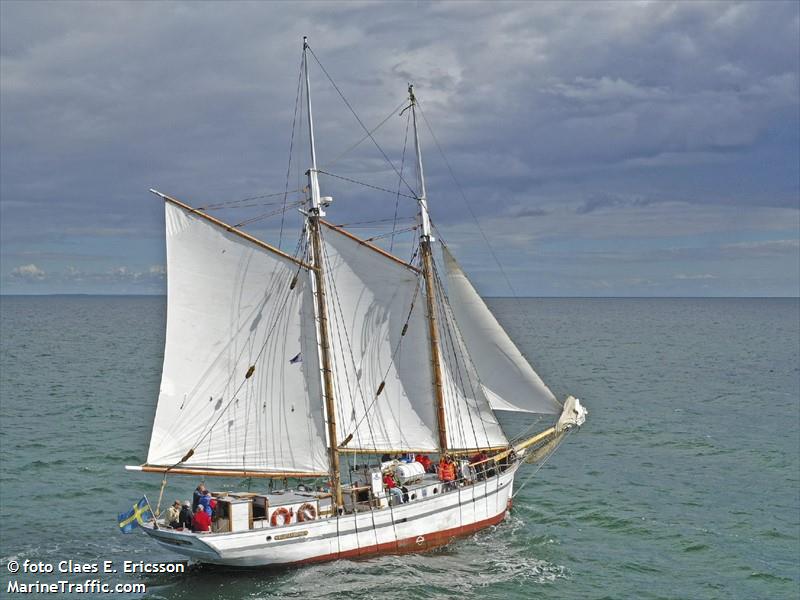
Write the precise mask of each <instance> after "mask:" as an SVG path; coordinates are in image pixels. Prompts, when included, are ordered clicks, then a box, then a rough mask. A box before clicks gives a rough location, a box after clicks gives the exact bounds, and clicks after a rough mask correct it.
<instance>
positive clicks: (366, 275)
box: [322, 222, 437, 452]
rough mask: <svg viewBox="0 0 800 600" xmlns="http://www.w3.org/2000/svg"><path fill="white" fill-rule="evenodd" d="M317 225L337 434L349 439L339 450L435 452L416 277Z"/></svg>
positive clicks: (383, 256)
mask: <svg viewBox="0 0 800 600" xmlns="http://www.w3.org/2000/svg"><path fill="white" fill-rule="evenodd" d="M323 224H325V225H326V227H324V228H323V230H322V233H323V234H324V235H323V239H324V249H325V257H324V260H325V274H326V278H327V282H326V288H327V294H326V300H327V302H328V315H329V316H328V320H329V326H330V346H331V357H332V363H333V366H332V370H333V374H334V386H335V396H336V407H337V428H338V431H339V438H340V440H345V439H347V437H348V436H350V435H352V438H351V439H350V440H349V441H348V442H347V443H346V444H342V445H343V449H346V450H361V451H377V452H386V451H390V450H391V451H402V450H419V451H424V452H430V451H435V450H436V449H437V443H436V435H435V433H434V431H436V416H435V413H434V408H433V404H432V402H431V390H432V383H431V372H430V360H429V357H428V341H427V337H426V321H425V310H424V302H423V300H422V297H421V291H420V289H419V280H418V279H419V278H418V273H417V271H416V269H414V268H413V267H411V266H410V265H407V264H405V263H402V262H401V261H398V260H395V259H393V258H390V257H389V256H387V255H386V254H385V253H382V252H381V251H379V250H378V249H376V248H375V247H373V246H370V245H368V244H365V243H364V242H362V241H360V240H358V239H356V238H354V237H353V236H351V235H350V234H348V233H347V232H345V231H343V230H341V229H339V228H336V227H333V226H331V225H330V224H326V223H324V222H323ZM412 305H413V307H412ZM406 323H407V324H408V326H407V327H406ZM404 333H405V335H403V334H404ZM379 389H380V393H378V390H379Z"/></svg>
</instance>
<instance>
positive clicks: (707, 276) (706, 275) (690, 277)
mask: <svg viewBox="0 0 800 600" xmlns="http://www.w3.org/2000/svg"><path fill="white" fill-rule="evenodd" d="M673 279H683V280H694V279H717V276H716V275H711V274H710V273H703V274H699V275H687V274H685V273H678V274H676V275H675V276H674V277H673Z"/></svg>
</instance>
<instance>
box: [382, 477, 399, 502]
mask: <svg viewBox="0 0 800 600" xmlns="http://www.w3.org/2000/svg"><path fill="white" fill-rule="evenodd" d="M383 485H385V486H386V489H387V490H389V493H390V494H391V495H392V504H395V500H394V499H395V498H396V499H397V504H402V503H403V490H401V489H400V488H399V487H397V483H395V480H394V475H393V473H392V472H391V471H386V473H384V474H383Z"/></svg>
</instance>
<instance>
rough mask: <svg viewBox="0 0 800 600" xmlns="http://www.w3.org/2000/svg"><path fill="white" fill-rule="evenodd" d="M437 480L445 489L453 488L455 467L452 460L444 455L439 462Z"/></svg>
mask: <svg viewBox="0 0 800 600" xmlns="http://www.w3.org/2000/svg"><path fill="white" fill-rule="evenodd" d="M439 480H440V481H443V482H444V484H445V489H447V488H452V487H454V486H455V481H456V465H455V463H454V462H453V459H452V458H450V457H449V456H447V455H445V456H443V457H442V459H441V460H440V461H439Z"/></svg>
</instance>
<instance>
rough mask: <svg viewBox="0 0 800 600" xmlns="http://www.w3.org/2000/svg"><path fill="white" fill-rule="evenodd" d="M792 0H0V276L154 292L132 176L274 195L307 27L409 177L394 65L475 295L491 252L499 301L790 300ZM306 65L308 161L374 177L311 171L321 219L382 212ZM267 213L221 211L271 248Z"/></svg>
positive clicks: (274, 232) (300, 140)
mask: <svg viewBox="0 0 800 600" xmlns="http://www.w3.org/2000/svg"><path fill="white" fill-rule="evenodd" d="M799 7H800V4H798V3H797V2H793V1H790V2H768V1H764V2H741V3H736V2H731V3H728V2H711V3H703V2H675V3H670V2H632V1H631V2H617V3H601V2H585V3H582V2H560V3H547V2H539V3H534V2H523V3H499V2H494V3H480V2H470V3H459V2H446V3H429V2H417V3H413V2H397V3H378V2H346V3H345V2H338V3H337V2H324V3H319V4H315V3H312V2H292V3H279V2H256V3H246V2H239V3H237V2H225V3H214V2H206V3H199V2H186V3H182V2H165V3H158V2H146V3H126V2H104V3H90V2H55V3H47V2H19V3H17V2H10V1H3V2H0V13H1V14H0V17H1V19H0V22H1V23H2V31H1V32H0V33H1V35H0V44H1V47H0V86H1V87H0V93H1V94H2V97H1V98H0V137H1V140H0V141H1V144H2V145H1V147H0V160H1V163H0V219H1V225H0V236H1V237H0V249H1V250H2V261H0V263H1V264H0V287H1V288H2V293H6V294H10V293H64V292H68V293H74V292H79V293H163V292H164V290H165V273H164V271H165V269H164V262H165V261H164V242H163V229H164V222H163V219H164V217H163V206H162V204H161V202H160V201H159V200H158V199H157V198H155V197H154V196H152V195H151V194H149V193H148V191H147V190H148V188H150V187H155V188H158V189H160V190H162V191H164V192H165V193H168V194H171V195H174V196H176V197H178V198H180V199H182V200H184V201H186V202H188V203H190V204H192V205H195V206H208V205H213V204H218V203H221V202H228V201H236V200H240V199H243V198H249V197H253V196H266V195H268V194H275V193H280V192H283V191H284V190H285V189H287V188H288V189H289V190H290V192H291V193H290V194H289V196H288V199H289V201H290V202H291V201H295V200H298V198H299V195H298V193H297V192H295V191H294V190H297V189H298V188H299V187H300V186H301V185H302V171H303V170H304V169H305V168H307V166H308V149H307V141H306V140H307V132H306V130H305V129H304V128H303V127H301V125H300V123H297V124H296V127H295V132H294V148H293V152H292V153H291V163H290V152H289V148H290V142H291V139H292V130H293V129H292V121H293V114H294V109H295V98H296V91H297V81H298V79H297V78H298V70H299V65H300V57H301V40H302V36H303V35H308V36H309V38H310V44H311V47H312V48H313V50H314V52H315V54H316V56H317V57H318V58H319V60H320V61H321V62H322V65H323V66H324V67H325V69H326V70H327V71H328V73H329V74H330V75H331V76H332V77H333V79H334V80H335V81H336V83H337V85H338V86H339V88H340V89H341V91H342V92H343V93H344V95H345V96H346V97H347V98H348V100H349V101H350V103H351V104H352V106H353V108H354V109H355V110H356V112H357V113H358V115H359V116H360V118H361V119H362V121H363V122H364V123H365V124H366V125H367V126H368V127H370V128H372V127H374V126H375V125H377V124H378V123H380V122H381V121H382V120H383V119H384V118H386V117H387V116H389V119H388V120H387V121H386V123H385V124H384V125H383V126H382V127H381V128H380V129H378V131H376V133H375V137H376V140H377V141H378V143H379V144H380V146H381V148H383V150H384V152H385V153H386V155H387V156H388V157H389V159H390V160H391V161H392V163H393V164H394V168H398V169H399V168H400V165H401V164H402V165H403V172H404V174H405V176H406V177H408V178H409V181H413V169H412V164H411V162H410V158H411V157H410V154H409V152H410V151H411V146H410V144H409V147H408V148H407V150H406V156H405V159H406V160H405V162H403V148H404V140H405V132H406V123H407V120H406V117H407V115H408V113H405V114H403V115H402V116H399V115H397V114H396V113H398V112H399V110H397V109H398V108H402V106H401V103H402V101H403V98H404V96H405V95H406V85H407V83H408V82H409V81H413V82H414V83H415V85H416V90H417V93H418V96H419V98H420V102H421V105H422V108H423V110H424V113H425V117H426V119H427V121H428V123H429V124H430V126H431V128H432V130H433V133H434V134H435V136H436V140H438V145H439V146H440V147H441V150H442V153H443V154H442V153H440V151H439V148H438V147H437V143H436V141H435V140H434V139H433V138H432V137H431V134H430V133H429V131H428V129H427V127H425V126H424V123H423V130H422V134H423V137H422V143H423V152H424V159H425V172H426V180H427V183H428V195H429V199H430V205H431V211H432V214H433V218H434V220H435V222H436V224H437V226H438V228H439V231H440V235H441V237H443V238H444V239H445V240H446V241H447V243H448V244H449V245H450V246H451V248H452V249H453V250H454V252H455V254H456V255H457V256H458V257H459V258H460V260H461V262H462V265H463V266H464V268H465V270H466V271H467V272H468V274H469V275H470V277H471V278H472V279H473V280H474V281H476V283H477V286H478V288H479V291H481V292H482V293H484V294H486V295H508V294H509V293H510V292H509V287H508V285H507V282H506V277H504V276H503V274H502V273H501V272H500V271H499V269H498V267H497V264H496V262H495V260H494V258H493V257H494V256H496V257H497V259H498V260H499V262H500V264H502V266H503V269H504V271H505V273H506V275H507V277H508V279H510V281H511V282H513V283H512V285H513V287H514V288H515V290H516V292H517V293H518V294H520V295H536V296H676V295H677V296H774V295H779V296H780V295H783V296H786V295H789V296H797V295H798V294H800V283H799V281H798V279H799V277H800V241H799V238H800V200H799V199H800V167H799V166H798V165H799V164H800V155H799V154H800V103H799V100H798V96H799V95H800V90H799V87H800V83H799V78H798V77H799V73H800V64H799V61H800V58H799V57H800V47H798V46H799V44H800V42H799V41H798V40H800V8H799ZM311 76H312V93H313V98H312V100H313V107H314V115H315V125H316V136H317V141H318V156H319V163H320V165H321V166H322V167H323V168H324V169H325V170H326V171H328V172H330V173H334V174H337V175H340V176H344V177H347V178H350V179H355V180H358V181H362V182H366V183H370V184H372V185H376V186H379V187H382V188H385V189H386V190H389V192H384V191H379V190H375V189H372V188H368V187H365V186H362V185H357V184H354V183H350V182H348V181H345V180H342V179H337V178H334V177H331V176H322V177H321V185H322V186H323V194H330V195H332V196H334V204H333V205H332V206H331V208H330V210H329V213H328V215H329V217H330V219H331V220H333V221H335V222H338V223H358V222H361V221H371V220H377V219H382V218H387V217H392V216H393V214H394V212H395V207H397V211H398V214H399V216H400V217H401V219H400V221H399V223H398V225H397V227H398V228H399V229H403V228H405V227H407V226H408V225H409V224H410V223H411V221H410V217H412V216H413V214H414V207H413V203H412V201H411V200H409V199H408V198H405V197H402V196H401V197H399V199H398V197H397V196H396V194H392V193H390V192H391V190H395V191H396V190H397V189H398V185H399V181H398V177H397V175H396V173H395V171H394V170H393V167H392V166H390V165H389V164H388V163H387V162H386V160H384V158H383V157H382V156H381V153H380V152H379V151H378V150H377V149H376V148H375V146H374V145H373V144H372V143H371V142H370V141H369V140H367V141H366V142H363V143H361V144H360V145H357V146H356V147H355V148H354V149H351V150H350V151H349V152H345V151H346V150H348V149H349V148H351V147H352V146H353V145H354V144H356V143H357V142H358V141H359V140H361V139H362V137H363V131H362V130H361V128H360V126H359V124H358V122H357V121H356V120H355V119H354V118H353V116H352V114H351V113H350V111H349V110H348V109H347V107H346V106H345V105H344V103H343V102H342V101H341V99H340V98H339V96H338V94H337V92H336V91H335V90H334V89H333V88H332V87H331V85H330V84H329V83H328V81H327V78H326V76H325V74H324V73H323V72H322V71H321V70H320V68H319V66H318V65H317V64H316V63H312V70H311ZM393 111H395V114H392V113H393ZM443 157H444V158H443ZM448 164H449V165H450V167H452V171H453V173H454V175H455V181H454V179H453V178H452V177H451V175H450V170H449V168H448ZM287 173H288V174H289V176H288V178H287ZM400 189H401V190H402V191H406V190H404V189H403V187H402V186H400ZM282 201H283V197H282V196H267V197H265V198H259V199H257V200H253V201H249V202H244V203H242V204H244V205H245V206H244V207H242V208H239V209H236V210H233V209H231V208H228V209H226V210H222V211H219V212H215V214H217V216H220V218H224V219H226V220H228V221H230V222H233V223H239V222H241V221H243V220H245V219H248V218H250V217H254V216H258V215H264V214H268V213H270V212H273V211H275V210H276V207H277V208H278V209H280V208H281V204H280V203H281V202H282ZM275 202H278V203H279V204H277V205H276V204H274V203H275ZM233 206H236V205H233ZM286 214H287V218H286V220H285V222H284V226H285V227H284V234H283V236H281V235H280V224H281V220H280V217H279V216H272V217H270V218H264V219H260V220H257V221H255V222H253V223H252V224H251V225H250V226H249V227H247V230H248V231H251V232H252V233H254V234H255V235H259V236H263V237H264V238H266V239H268V240H270V241H272V242H274V243H278V241H279V238H280V243H281V244H282V246H284V247H289V248H290V249H291V248H293V247H294V243H295V242H296V239H297V235H298V230H297V223H298V217H297V215H296V213H295V212H294V210H290V211H288V212H287V213H286ZM476 219H477V222H476ZM387 227H388V228H389V229H391V223H386V222H383V223H378V224H366V226H362V227H361V228H359V229H355V231H357V232H358V233H360V234H362V235H377V234H381V233H385V232H386V231H387V229H386V228H387ZM409 235H411V234H405V235H401V236H399V237H397V238H396V239H395V240H394V242H393V246H394V248H393V249H394V251H395V252H397V253H398V254H400V255H404V254H407V253H408V248H409V245H408V237H409ZM484 235H485V236H486V237H487V238H488V240H489V242H490V244H491V249H490V248H488V247H487V245H486V243H485V242H484V241H483V236H484ZM390 239H391V238H382V242H384V243H387V244H388V243H389V241H390Z"/></svg>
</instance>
